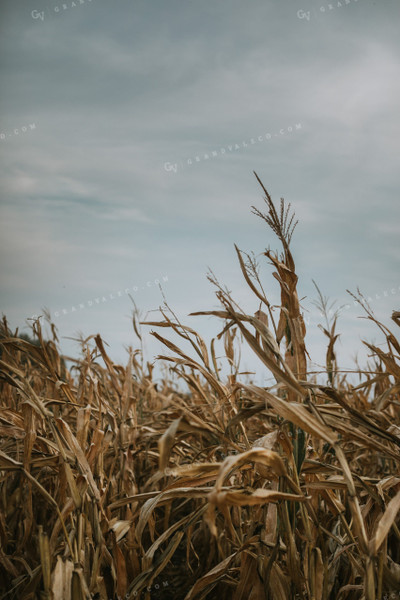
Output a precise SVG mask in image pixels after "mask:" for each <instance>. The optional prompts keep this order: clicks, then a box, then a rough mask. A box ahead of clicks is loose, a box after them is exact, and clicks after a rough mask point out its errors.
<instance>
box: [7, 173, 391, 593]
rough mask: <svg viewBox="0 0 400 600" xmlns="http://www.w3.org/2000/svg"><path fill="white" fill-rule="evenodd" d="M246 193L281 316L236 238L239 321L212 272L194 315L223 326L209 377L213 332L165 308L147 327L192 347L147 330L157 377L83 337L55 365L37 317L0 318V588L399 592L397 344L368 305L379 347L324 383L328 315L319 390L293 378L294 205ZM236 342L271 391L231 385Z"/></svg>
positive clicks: (298, 371) (300, 338) (297, 368)
mask: <svg viewBox="0 0 400 600" xmlns="http://www.w3.org/2000/svg"><path fill="white" fill-rule="evenodd" d="M260 183H261V182H260ZM264 191H265V194H266V203H267V208H268V213H266V214H264V215H263V214H262V213H261V212H260V211H256V212H257V214H259V216H261V217H262V218H264V219H265V220H266V221H267V223H268V224H269V225H270V226H271V227H272V229H273V230H274V232H275V233H276V234H277V236H278V238H279V240H280V242H281V243H282V246H283V254H282V255H281V256H278V255H277V254H276V253H273V252H271V251H270V250H268V251H266V253H265V254H266V256H267V257H268V258H269V260H270V261H271V264H272V266H273V267H274V268H275V269H276V271H275V272H274V277H275V279H276V280H277V281H278V283H279V286H280V292H281V305H280V307H279V319H278V323H277V324H276V323H275V320H274V315H273V312H274V311H273V307H271V305H270V303H269V301H268V299H267V297H266V294H265V292H264V290H263V288H262V285H261V282H260V280H259V278H258V274H257V271H256V269H255V265H254V263H253V262H252V261H251V260H248V261H247V262H246V260H245V259H244V258H243V257H244V256H245V255H244V253H242V252H240V251H239V250H238V249H237V254H238V258H239V263H240V268H241V270H242V273H243V275H244V278H245V281H246V283H247V284H248V285H249V287H250V289H251V290H252V292H253V293H254V299H255V307H254V314H253V315H248V314H245V313H244V312H243V310H242V309H241V308H240V307H239V306H238V305H237V304H236V302H235V301H234V300H233V299H232V297H231V296H230V294H229V293H228V292H227V291H226V290H224V289H223V288H222V287H221V286H219V284H218V282H216V281H215V279H214V278H211V279H212V280H213V282H214V283H215V284H216V285H217V292H216V293H217V297H218V299H219V301H220V303H221V309H220V310H216V311H209V312H204V313H201V314H208V315H214V316H215V317H217V318H219V319H222V320H223V328H222V331H221V332H220V333H219V334H218V336H217V339H221V338H222V339H223V343H224V349H225V355H226V358H227V361H228V364H229V368H230V374H229V375H228V376H227V377H225V378H224V380H223V378H222V376H221V369H220V367H219V365H218V361H217V359H216V354H215V343H216V340H213V341H212V343H211V345H210V348H208V347H207V345H206V343H205V342H204V341H203V340H202V338H201V337H200V336H199V335H198V334H197V333H196V332H195V331H193V330H192V329H191V328H189V327H187V326H184V325H181V324H180V323H179V322H178V321H177V319H175V318H173V317H172V316H171V313H170V312H169V311H168V310H167V308H164V309H163V310H162V311H161V312H162V316H163V320H162V321H158V322H152V323H147V325H150V326H152V327H156V328H157V329H158V330H160V328H163V329H164V330H165V329H169V330H171V332H173V333H174V335H175V336H176V334H177V335H179V336H181V337H182V338H183V339H184V340H185V341H186V343H189V344H190V345H191V347H192V349H193V354H194V358H193V357H192V356H191V355H190V354H188V353H187V352H186V351H183V350H182V349H181V348H180V347H178V346H177V345H176V344H175V343H174V342H172V341H171V340H169V339H168V338H166V337H164V335H161V334H160V333H158V332H156V331H154V332H152V334H153V335H154V336H155V337H156V338H157V339H158V340H159V341H161V342H162V343H163V344H164V345H165V346H166V348H167V349H169V351H170V354H169V355H168V356H167V355H165V356H162V357H159V358H160V360H163V361H164V362H165V363H167V364H169V365H172V366H171V369H170V370H171V373H172V374H173V378H172V379H169V378H168V377H167V376H165V378H164V379H163V380H162V381H161V383H160V382H158V383H156V382H155V381H154V380H153V367H152V365H150V364H147V365H143V363H142V362H141V354H140V351H133V350H131V349H130V350H129V353H128V354H129V355H128V360H127V364H126V366H121V365H117V364H114V363H113V361H112V360H111V359H110V358H109V356H108V354H107V352H106V349H105V346H104V343H103V341H102V339H101V337H100V336H99V335H97V336H94V337H92V338H89V339H88V340H85V341H83V342H82V350H83V352H82V358H80V359H78V360H75V361H74V365H73V367H72V368H71V370H70V372H68V371H66V370H65V369H63V368H62V366H63V362H62V360H61V356H60V354H59V350H58V340H57V335H56V330H55V328H54V326H52V333H53V340H52V341H50V342H49V341H47V342H46V341H45V340H44V339H43V335H42V329H41V326H40V322H39V321H36V322H35V324H34V326H33V333H34V336H35V339H36V341H37V343H38V345H37V346H36V345H32V344H30V343H29V341H27V340H23V339H21V338H18V337H17V334H16V333H13V332H11V331H10V329H9V327H8V324H7V322H6V320H5V319H4V321H3V324H2V332H1V338H2V339H1V342H2V355H1V380H0V391H1V405H0V436H1V441H0V541H1V546H0V592H1V594H0V598H1V599H3V598H4V599H7V600H16V599H21V600H33V599H39V598H40V599H46V600H47V599H49V600H50V599H54V600H61V599H63V600H64V599H65V600H84V599H89V598H93V599H95V598H96V599H99V600H108V599H111V598H112V599H114V598H129V599H133V598H141V599H150V598H157V599H160V600H162V599H169V598H171V599H172V598H174V599H175V600H179V599H182V600H183V599H186V600H200V599H203V598H204V599H205V598H207V599H209V600H211V599H214V598H219V599H221V600H229V599H231V598H233V599H234V600H248V599H250V600H289V599H294V598H298V599H304V600H345V599H349V600H350V599H353V598H357V599H366V600H375V599H380V598H383V597H384V595H385V594H390V593H391V592H396V591H398V590H400V532H399V528H398V526H399V510H400V477H399V476H398V474H399V462H400V452H399V446H400V418H399V417H400V394H399V390H400V362H399V353H400V344H399V342H398V341H397V338H396V336H395V335H394V334H393V333H392V332H391V331H389V329H387V328H386V327H384V326H383V325H382V324H381V323H378V322H377V321H376V320H375V318H374V316H373V314H372V313H371V312H369V313H368V316H369V318H370V319H371V320H372V321H374V322H375V324H376V325H377V326H378V327H379V328H380V330H381V332H382V333H383V334H384V336H385V339H386V347H384V345H380V346H379V347H377V346H375V345H372V344H367V346H368V348H369V350H370V352H371V354H372V356H373V357H374V366H373V368H372V367H367V368H366V369H365V370H364V371H360V373H359V376H360V383H359V384H358V385H356V386H355V385H354V384H351V383H349V382H348V381H346V378H345V377H342V378H341V379H340V378H339V376H338V374H339V370H338V366H337V363H336V355H335V352H334V343H335V341H336V339H337V334H336V333H335V328H336V325H337V316H336V315H335V318H334V322H333V324H332V325H330V326H328V325H327V328H325V329H324V332H325V334H326V335H327V337H328V338H329V345H328V349H327V357H326V365H327V368H326V373H325V378H326V381H327V384H325V385H324V384H322V383H319V382H318V381H317V379H316V378H315V377H312V376H311V375H310V374H308V373H307V351H306V345H305V334H306V332H305V326H304V321H303V317H302V313H301V307H300V303H299V299H298V292H297V284H298V279H297V275H296V272H295V263H294V259H293V256H292V254H291V251H290V248H289V245H290V239H291V235H292V233H293V229H294V226H293V216H292V217H290V215H289V212H290V210H289V209H290V206H289V207H288V209H286V210H285V206H284V202H283V201H282V203H281V210H280V215H278V213H277V211H276V210H275V207H274V204H273V202H272V200H271V198H270V197H269V195H268V193H267V191H266V190H264ZM247 258H249V257H248V256H247ZM321 298H322V296H321ZM196 314H199V313H196ZM393 321H394V323H395V325H396V326H399V325H400V319H399V312H395V313H394V314H393ZM134 326H135V330H136V331H137V332H138V331H139V329H138V327H139V325H138V323H137V320H135V321H134ZM239 338H241V340H242V342H243V343H245V344H248V345H249V347H250V348H251V349H252V350H253V352H254V355H255V360H257V361H261V363H262V364H263V365H264V367H265V368H266V370H268V372H270V373H271V374H272V375H273V376H274V377H275V379H276V384H275V385H274V386H272V387H269V388H266V387H259V386H256V385H254V384H252V383H249V382H248V381H247V380H246V382H245V380H244V379H243V376H242V374H241V373H240V370H239V365H238V361H237V350H238V339H239ZM320 379H321V378H320ZM179 382H184V383H185V384H186V385H187V386H188V387H189V389H190V392H189V393H183V392H180V391H177V390H179V389H183V387H182V386H181V387H180V388H179Z"/></svg>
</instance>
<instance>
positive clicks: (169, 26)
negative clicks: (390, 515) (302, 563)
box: [0, 0, 400, 377]
mask: <svg viewBox="0 0 400 600" xmlns="http://www.w3.org/2000/svg"><path fill="white" fill-rule="evenodd" d="M399 17H400V5H399V3H398V1H397V0H383V1H382V2H379V3H378V2H374V1H373V0H358V1H356V0H343V1H341V2H338V1H335V2H332V3H331V4H328V3H323V2H322V1H321V0H296V1H295V2H286V3H281V2H278V1H277V0H252V1H251V2H248V3H245V2H243V1H239V0H224V1H218V2H215V0H203V1H202V2H193V1H192V0H186V1H182V0H181V1H180V2H178V1H177V0H168V2H167V1H165V0H75V2H74V1H72V0H66V1H65V3H58V4H57V3H56V2H53V0H30V1H29V2H28V0H20V1H19V2H18V3H16V2H15V1H14V0H2V2H1V4H0V22H1V37H0V61H1V63H0V64H1V92H0V158H1V178H0V186H1V221H0V222H1V225H0V227H1V242H0V251H1V282H2V285H1V295H0V309H1V311H2V312H3V314H5V315H7V317H8V319H9V321H10V323H11V325H12V326H13V327H16V326H20V327H21V328H22V329H24V327H25V326H26V319H27V318H28V317H31V316H32V315H34V314H40V312H41V310H42V308H43V307H47V308H49V309H50V310H51V313H52V316H53V319H54V322H55V323H56V324H57V326H58V328H59V331H60V334H61V336H62V337H63V340H62V347H63V349H64V351H65V352H67V353H76V345H75V344H74V343H73V342H72V341H71V340H69V339H66V338H70V337H74V336H76V335H77V333H78V332H82V333H84V334H85V335H89V334H92V333H97V332H100V333H101V334H102V335H103V337H104V339H105V340H106V341H107V342H108V344H109V345H110V353H111V355H112V357H113V358H114V359H115V360H117V361H120V360H125V351H124V346H126V345H129V344H133V345H135V344H136V341H135V338H134V335H133V332H132V328H131V325H130V314H131V308H132V304H131V301H130V299H129V297H128V295H127V293H126V291H129V293H131V294H132V297H133V298H134V299H135V301H136V302H137V304H138V306H139V308H140V309H141V310H142V311H143V314H144V315H145V314H146V313H149V312H150V311H156V310H157V308H158V307H159V306H160V304H162V302H163V298H162V295H161V293H160V290H159V287H158V283H157V282H160V283H161V285H162V288H163V291H164V294H165V297H166V299H167V301H168V304H169V305H170V306H171V308H173V309H174V311H175V312H176V314H177V315H178V316H179V318H182V319H183V320H184V322H185V323H186V324H188V325H189V326H191V327H194V328H197V329H198V330H199V331H200V332H201V333H202V334H203V335H204V336H205V337H206V338H207V339H210V338H211V336H212V335H214V334H216V333H217V332H218V331H219V326H220V324H219V323H218V322H217V321H216V320H213V319H209V318H205V317H203V318H194V317H188V316H187V315H188V314H189V313H190V312H193V311H195V310H210V309H213V308H215V307H216V306H217V304H216V299H215V295H214V290H213V288H212V286H211V284H210V283H209V282H208V281H207V278H206V273H207V269H208V267H211V268H212V269H213V271H214V272H215V274H216V275H217V277H218V278H219V280H220V281H221V283H224V284H226V285H227V286H228V287H229V289H230V290H231V291H232V295H233V297H234V298H235V299H237V300H238V301H239V302H240V303H242V304H243V307H244V308H246V309H247V310H248V311H249V312H254V311H255V310H257V308H258V306H257V304H256V303H255V302H254V300H253V299H252V297H251V296H250V295H249V294H248V292H247V290H246V286H245V284H244V281H243V279H242V276H241V273H240V269H239V267H238V264H237V259H236V256H235V252H234V247H233V244H234V243H236V244H238V246H239V247H240V248H241V249H243V250H246V251H251V250H252V251H254V252H255V253H256V254H260V253H261V252H262V251H263V250H264V249H265V248H266V247H268V246H271V248H272V249H277V248H278V247H279V246H278V243H277V240H276V239H275V237H274V234H273V233H272V231H270V230H269V229H268V228H267V227H266V226H265V223H263V222H262V221H261V220H260V219H258V218H257V217H256V216H254V215H253V214H251V208H250V207H251V205H255V206H257V207H258V208H260V209H263V199H262V192H261V189H260V187H259V185H258V183H257V181H256V180H255V177H254V175H253V170H255V171H256V172H257V173H258V175H259V176H260V178H261V179H262V181H263V183H264V185H265V187H266V188H267V189H268V190H269V192H270V194H271V195H272V198H273V199H275V200H276V201H279V198H280V197H282V196H283V197H284V198H285V200H286V201H287V202H291V204H292V207H293V208H294V210H295V212H296V216H297V218H298V219H299V224H298V226H297V228H296V231H295V234H294V237H293V242H292V251H293V254H294V256H295V259H296V265H297V271H298V274H299V277H300V281H299V291H300V295H301V296H302V297H304V300H303V308H304V314H305V318H306V321H308V322H309V325H308V347H309V350H310V353H311V357H312V359H313V360H314V361H315V362H316V363H322V362H323V345H324V339H323V334H322V333H321V332H320V330H319V329H318V328H317V324H318V322H319V321H320V318H319V316H318V314H317V312H316V310H315V309H314V308H313V306H312V300H313V299H315V298H316V292H315V288H314V286H313V283H312V279H314V280H315V281H316V282H317V283H318V285H319V286H320V288H321V290H322V291H323V292H324V294H326V295H327V296H329V297H330V298H331V299H332V300H334V299H336V300H337V305H343V304H346V303H348V302H349V300H350V304H348V306H347V308H345V309H344V310H343V314H342V318H341V319H340V321H339V326H338V331H340V332H341V333H342V336H341V341H340V343H339V345H338V353H339V363H340V365H341V366H342V367H343V368H351V367H352V366H353V357H354V355H355V352H356V350H357V349H359V348H360V346H361V343H360V339H362V338H364V339H369V340H372V341H375V342H377V343H379V342H380V341H381V338H380V336H379V333H378V332H377V330H376V328H374V327H373V326H372V324H370V323H369V322H368V321H366V320H365V319H360V318H359V317H360V316H362V315H363V314H364V313H363V311H362V310H361V309H360V307H356V306H354V303H353V302H352V300H351V299H349V296H348V294H347V293H346V289H351V290H352V291H356V289H357V286H359V287H360V289H361V291H362V292H363V293H364V294H365V296H366V297H370V298H371V306H372V307H373V308H374V310H375V312H376V315H377V316H378V317H379V318H381V319H382V320H383V321H384V322H386V323H389V322H390V319H389V317H390V314H391V312H392V310H398V309H400V276H399V275H400V273H399V268H398V267H399V256H400V254H399V239H400V236H399V233H400V220H399V216H400V209H399V196H398V190H399V173H400V169H399V164H398V161H399V138H400V127H399V111H398V107H399V103H400V67H399V65H400V61H399V46H400V41H399V36H398V29H399ZM260 258H261V260H262V257H260ZM265 260H266V259H265ZM262 274H263V281H264V283H265V289H266V291H267V293H268V295H269V297H270V298H271V301H273V302H278V301H279V294H278V290H277V288H276V285H275V283H276V282H275V280H274V279H273V278H272V276H271V269H270V267H268V265H267V264H265V265H264V266H263V267H262ZM96 298H97V299H98V302H96ZM150 318H152V319H154V318H156V319H157V318H158V316H157V313H156V312H150ZM393 328H395V325H394V324H393ZM145 343H146V348H147V351H148V353H149V357H151V356H152V355H153V354H154V353H157V352H159V351H160V349H161V348H160V347H159V346H157V344H156V343H155V342H154V341H152V340H150V339H149V338H148V336H147V335H146V341H145ZM360 356H362V354H360ZM244 361H245V364H244V365H243V366H246V367H247V368H250V369H253V370H256V371H257V372H258V373H261V377H263V375H264V374H263V370H262V369H260V367H259V366H258V364H257V359H253V358H252V357H251V356H250V355H245V356H244Z"/></svg>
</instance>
